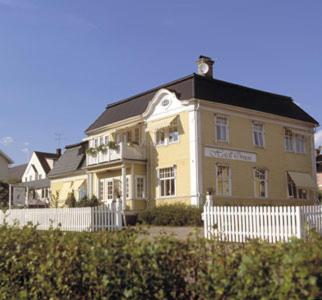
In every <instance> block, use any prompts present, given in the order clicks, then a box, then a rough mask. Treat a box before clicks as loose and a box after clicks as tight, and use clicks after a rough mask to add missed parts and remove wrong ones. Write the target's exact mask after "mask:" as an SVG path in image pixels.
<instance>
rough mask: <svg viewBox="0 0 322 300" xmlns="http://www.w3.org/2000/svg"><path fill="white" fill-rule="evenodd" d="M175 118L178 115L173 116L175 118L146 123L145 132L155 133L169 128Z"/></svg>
mask: <svg viewBox="0 0 322 300" xmlns="http://www.w3.org/2000/svg"><path fill="white" fill-rule="evenodd" d="M177 117H178V115H175V116H171V117H167V118H164V119H161V120H157V121H151V122H150V123H148V128H147V130H149V131H157V130H159V129H162V128H165V127H169V126H170V125H171V123H174V121H175V120H176V118H177Z"/></svg>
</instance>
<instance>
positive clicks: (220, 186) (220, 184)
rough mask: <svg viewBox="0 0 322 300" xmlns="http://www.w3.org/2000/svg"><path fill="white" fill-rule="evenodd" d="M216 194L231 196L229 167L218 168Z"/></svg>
mask: <svg viewBox="0 0 322 300" xmlns="http://www.w3.org/2000/svg"><path fill="white" fill-rule="evenodd" d="M216 194H217V195H220V196H231V171H230V167H228V166H217V167H216Z"/></svg>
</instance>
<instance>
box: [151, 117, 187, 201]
mask: <svg viewBox="0 0 322 300" xmlns="http://www.w3.org/2000/svg"><path fill="white" fill-rule="evenodd" d="M179 120H180V121H179V122H178V124H179V133H180V136H179V142H178V143H175V144H169V145H166V146H164V145H161V146H156V145H155V132H154V131H149V132H148V133H147V135H148V136H147V141H148V152H147V155H148V164H149V166H148V168H149V170H151V172H150V176H149V180H150V183H151V184H150V191H149V192H150V203H149V205H150V206H153V205H155V204H157V205H161V204H162V203H174V202H185V203H188V204H190V201H191V200H190V165H189V162H190V155H189V119H188V112H182V113H180V114H179ZM174 164H175V165H176V166H177V168H176V170H177V172H176V196H175V197H171V198H161V197H160V196H159V193H160V191H159V186H158V179H157V169H160V168H166V167H171V166H173V165H174Z"/></svg>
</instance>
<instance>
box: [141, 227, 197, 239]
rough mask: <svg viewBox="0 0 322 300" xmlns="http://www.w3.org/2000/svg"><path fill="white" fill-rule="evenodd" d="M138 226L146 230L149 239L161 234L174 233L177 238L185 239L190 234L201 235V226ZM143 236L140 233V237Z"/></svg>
mask: <svg viewBox="0 0 322 300" xmlns="http://www.w3.org/2000/svg"><path fill="white" fill-rule="evenodd" d="M139 228H142V229H143V230H145V231H147V233H148V235H147V236H148V237H149V238H151V239H153V238H155V237H158V236H160V235H162V234H170V235H174V236H175V237H177V238H178V239H186V238H187V237H188V236H189V235H190V234H192V235H194V234H197V235H198V236H199V237H203V228H202V227H185V226H182V227H172V226H140V227H139ZM144 236H145V235H142V238H143V237H144Z"/></svg>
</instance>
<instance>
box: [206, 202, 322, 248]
mask: <svg viewBox="0 0 322 300" xmlns="http://www.w3.org/2000/svg"><path fill="white" fill-rule="evenodd" d="M203 220H204V232H205V237H206V238H211V237H216V238H218V239H219V240H221V241H229V242H246V241H247V240H249V239H257V238H258V239H262V240H267V241H268V242H270V243H275V242H280V241H285V242H286V241H289V239H290V238H291V237H297V238H303V237H305V235H306V234H307V231H308V229H313V228H314V229H315V230H316V231H317V232H319V233H320V234H322V206H320V205H316V206H204V212H203Z"/></svg>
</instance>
